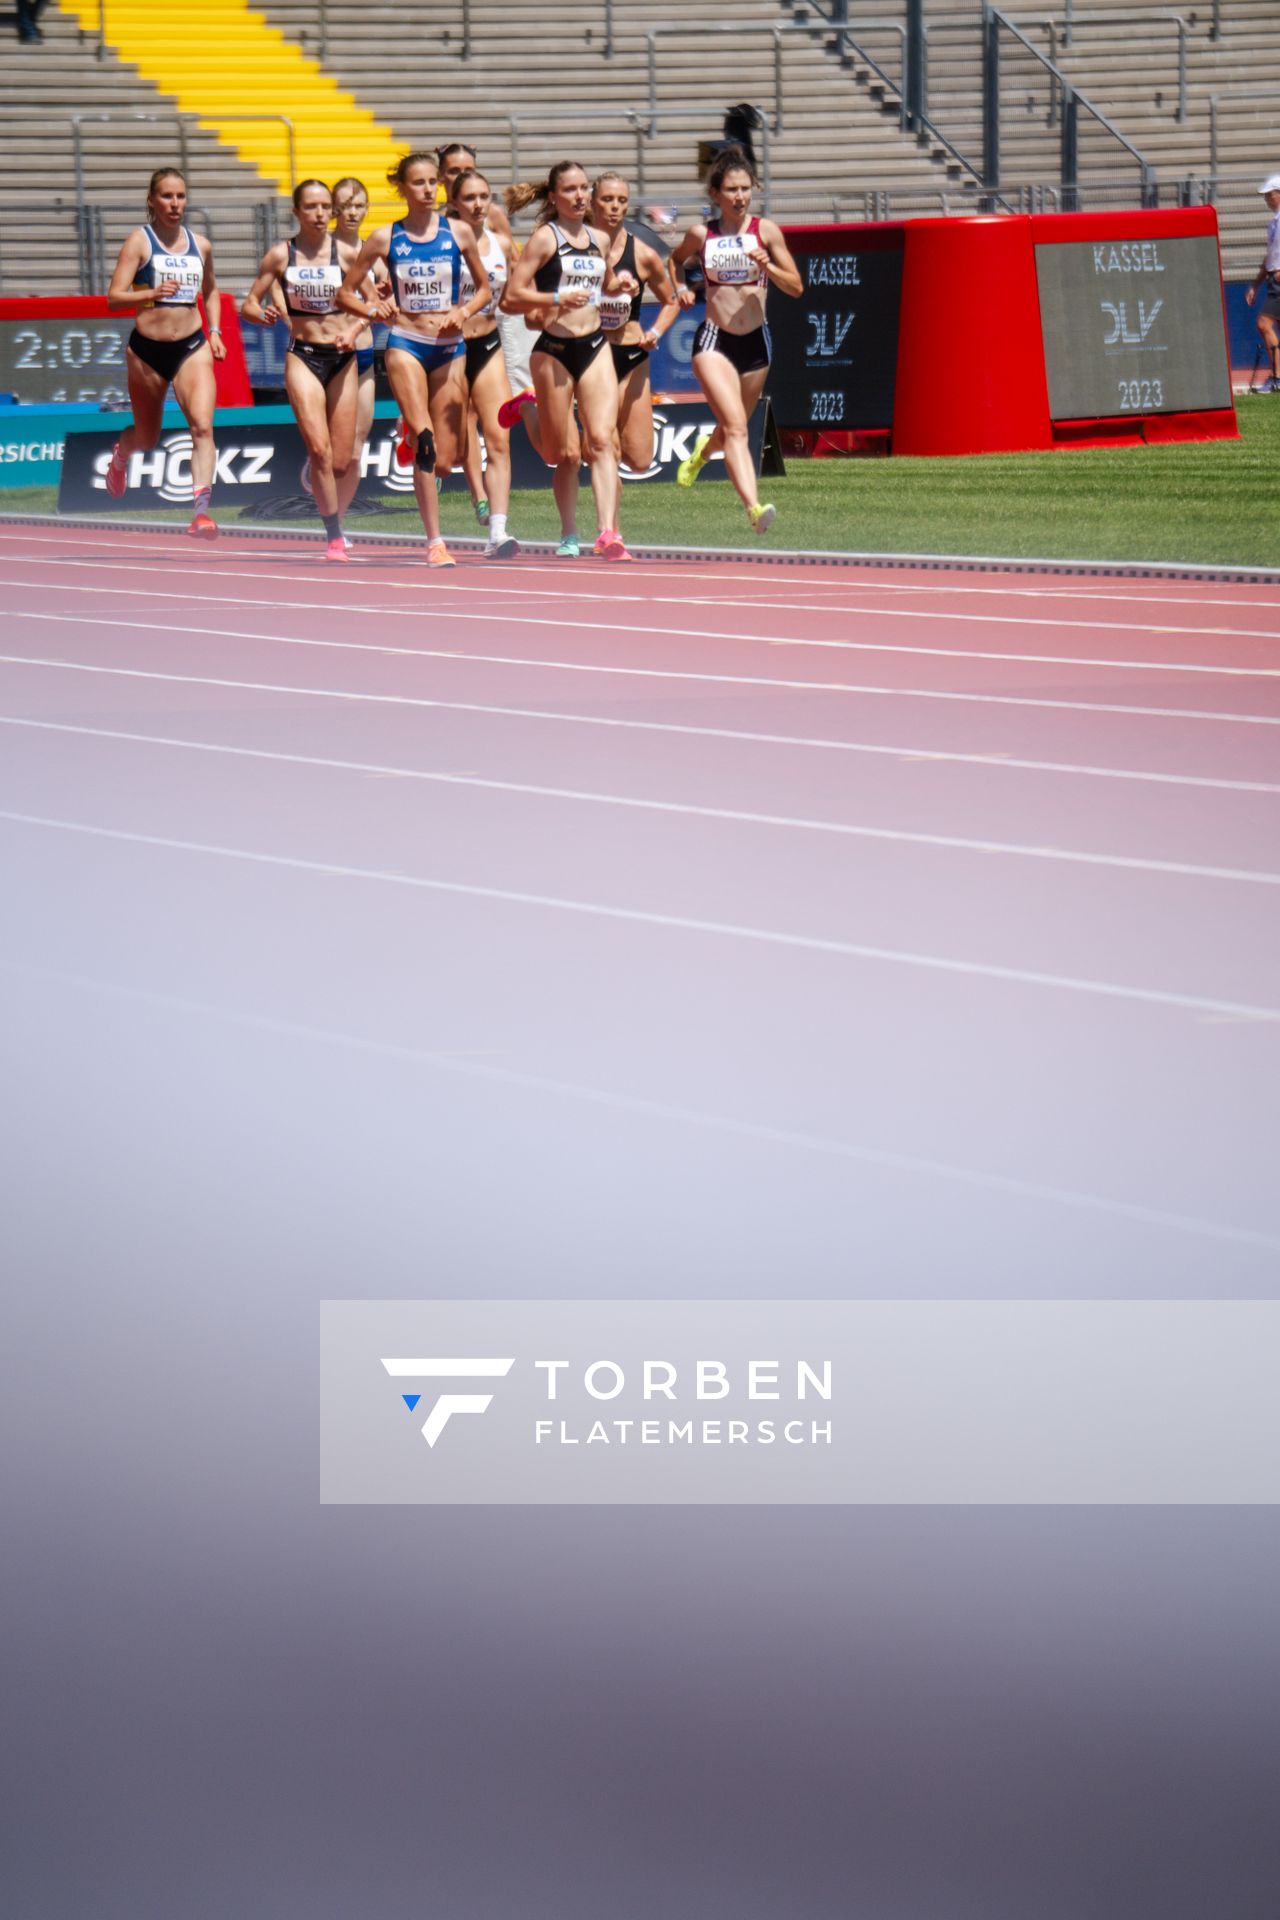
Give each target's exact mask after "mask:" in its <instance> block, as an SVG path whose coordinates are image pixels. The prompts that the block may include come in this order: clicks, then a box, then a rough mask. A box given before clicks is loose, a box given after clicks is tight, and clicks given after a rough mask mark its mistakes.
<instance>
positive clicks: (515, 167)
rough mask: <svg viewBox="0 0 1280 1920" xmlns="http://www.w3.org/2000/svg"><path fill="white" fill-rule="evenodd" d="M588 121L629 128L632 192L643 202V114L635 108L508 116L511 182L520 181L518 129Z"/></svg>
mask: <svg viewBox="0 0 1280 1920" xmlns="http://www.w3.org/2000/svg"><path fill="white" fill-rule="evenodd" d="M588 120H589V121H591V122H592V123H593V124H594V123H595V122H596V121H601V122H603V123H604V124H606V125H608V126H611V127H617V126H619V125H620V124H625V125H627V126H628V127H630V129H631V131H632V134H633V135H634V137H635V143H636V152H635V163H636V164H635V189H636V192H637V194H639V195H640V197H641V198H642V199H643V197H644V195H645V193H646V191H647V188H646V186H645V174H644V141H645V122H644V115H643V114H642V113H641V112H640V111H639V110H638V109H637V108H635V107H625V108H623V110H622V111H621V113H619V111H618V109H617V108H616V107H615V108H610V109H609V110H608V111H605V110H603V109H600V110H597V109H595V108H591V107H588V108H586V109H584V110H582V111H579V109H578V108H577V107H562V108H547V109H545V110H543V111H542V112H536V111H535V112H533V113H510V114H508V115H507V128H508V135H509V138H510V141H511V178H512V180H513V181H514V180H519V178H520V129H521V127H530V126H537V125H539V124H542V125H544V126H555V127H562V126H564V125H565V124H566V122H568V123H570V124H572V125H574V126H577V125H578V123H579V122H580V121H588Z"/></svg>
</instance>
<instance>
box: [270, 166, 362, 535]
mask: <svg viewBox="0 0 1280 1920" xmlns="http://www.w3.org/2000/svg"><path fill="white" fill-rule="evenodd" d="M293 211H294V215H295V217H296V219H297V222H298V231H297V233H296V234H295V235H294V236H293V238H292V240H280V241H277V243H276V245H275V246H274V247H269V248H268V249H267V251H266V253H265V254H264V255H263V257H262V263H261V265H260V266H259V268H258V276H257V278H256V280H255V281H254V283H253V285H252V286H251V287H250V289H249V292H248V294H247V295H246V296H245V301H244V306H243V309H242V312H243V315H244V318H245V319H246V320H252V321H254V322H255V323H256V324H257V325H258V326H265V327H271V326H275V324H276V322H277V321H278V319H279V317H280V309H279V307H278V306H277V305H276V303H275V299H274V293H275V290H276V288H277V287H279V288H280V289H281V291H282V292H283V294H284V304H285V311H286V313H287V314H288V323H289V326H290V329H291V331H292V334H293V338H292V340H291V341H290V343H289V351H288V352H287V354H286V355H285V362H284V383H285V389H286V391H287V393H288V395H289V405H290V406H291V407H292V408H293V411H294V417H295V418H296V420H297V422H298V430H299V432H300V433H301V435H302V438H303V441H304V442H305V444H306V449H307V454H308V465H309V467H310V473H311V494H312V498H313V499H314V500H315V503H316V511H317V512H318V513H319V515H320V518H321V519H322V520H323V522H324V530H325V540H326V543H327V544H326V546H325V558H326V560H330V561H333V560H336V561H341V562H343V563H344V564H345V562H346V558H347V544H346V541H345V539H344V538H343V533H342V515H343V513H344V512H345V511H346V509H347V508H348V507H349V506H350V504H351V498H352V495H353V494H354V493H355V490H356V487H357V485H358V484H359V480H360V469H359V467H358V466H356V465H355V463H354V461H353V458H352V455H353V451H354V445H355V428H356V400H357V395H358V391H359V386H358V375H357V372H356V357H355V348H356V341H357V340H358V339H359V337H360V330H361V329H360V322H359V321H358V320H354V319H353V318H352V317H351V315H350V314H347V313H340V312H339V311H338V306H337V298H338V289H339V287H340V286H341V285H342V282H343V280H344V278H345V276H346V273H347V269H348V268H349V267H350V265H351V263H352V261H353V260H354V259H355V258H356V255H357V252H358V249H357V248H355V247H351V246H348V245H347V244H346V242H344V241H342V240H339V239H338V237H337V235H336V234H331V233H330V232H329V221H330V219H331V218H332V216H333V200H332V198H331V196H330V193H329V189H328V187H327V186H326V185H325V184H324V182H323V180H303V181H300V182H299V184H298V185H297V186H296V187H295V188H294V190H293Z"/></svg>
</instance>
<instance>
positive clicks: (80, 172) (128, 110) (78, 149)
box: [71, 107, 298, 203]
mask: <svg viewBox="0 0 1280 1920" xmlns="http://www.w3.org/2000/svg"><path fill="white" fill-rule="evenodd" d="M131 121H153V122H159V121H164V122H166V123H168V122H173V123H174V124H175V125H176V126H177V129H178V165H179V166H180V167H181V169H182V171H183V173H184V174H188V175H189V174H190V170H191V169H190V163H189V158H188V149H187V129H188V127H189V126H190V125H191V124H192V123H193V122H194V123H195V124H196V125H197V126H198V125H199V117H198V116H197V115H196V114H192V113H176V112H175V113H150V112H147V111H145V110H143V109H142V108H134V107H116V108H112V109H109V110H108V111H107V112H105V113H73V114H72V115H71V152H72V165H73V168H74V174H75V191H76V201H77V203H80V202H82V201H83V199H84V136H83V134H82V132H81V128H82V127H84V126H86V125H92V124H96V123H102V122H107V123H109V124H112V125H117V126H118V125H121V124H126V125H127V124H128V123H129V122H131ZM230 121H249V122H254V123H274V122H277V121H278V122H279V124H280V125H281V126H282V127H283V128H284V130H285V145H286V150H287V164H288V180H289V185H290V187H292V186H294V185H295V184H296V183H297V178H298V152H297V144H296V141H295V139H294V129H293V121H292V120H291V119H290V118H289V116H288V115H287V114H284V113H223V114H219V115H218V124H219V125H220V126H221V125H226V124H227V123H228V122H230Z"/></svg>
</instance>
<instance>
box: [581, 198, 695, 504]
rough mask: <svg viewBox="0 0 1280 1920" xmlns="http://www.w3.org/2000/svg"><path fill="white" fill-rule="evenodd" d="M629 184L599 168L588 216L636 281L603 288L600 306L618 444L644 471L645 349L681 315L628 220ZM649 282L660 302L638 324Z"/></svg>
mask: <svg viewBox="0 0 1280 1920" xmlns="http://www.w3.org/2000/svg"><path fill="white" fill-rule="evenodd" d="M630 202H631V190H630V188H629V187H628V185H627V183H626V181H625V180H624V179H623V177H622V175H621V174H620V173H613V172H608V173H602V174H600V175H599V177H598V178H597V179H596V180H595V182H594V183H593V185H592V188H591V219H592V221H593V223H594V224H595V225H596V226H597V227H599V229H600V231H601V232H602V233H604V234H607V235H608V237H609V240H610V242H611V245H610V250H609V264H610V266H611V267H613V268H614V269H615V270H616V271H617V272H618V273H625V274H629V275H630V276H631V277H632V278H633V279H634V280H635V281H636V282H637V287H636V291H635V293H634V294H632V296H631V298H630V299H628V298H627V296H626V295H625V294H606V295H605V296H604V299H603V302H602V304H601V308H600V318H601V321H602V323H603V325H604V330H605V338H606V339H607V340H608V342H609V349H610V352H611V354H612V356H613V367H614V372H615V373H616V374H617V376H618V436H617V438H618V450H619V453H620V455H621V458H622V464H623V465H624V466H625V467H627V468H628V469H629V470H630V472H632V473H647V472H648V471H649V468H650V467H651V466H652V465H653V394H652V391H651V389H650V385H649V355H650V354H651V353H652V352H653V349H654V348H655V347H656V346H657V344H658V342H659V340H660V339H661V338H662V336H663V334H664V333H665V332H666V331H667V328H668V327H669V326H670V325H671V324H672V322H673V321H674V320H677V319H679V317H680V303H679V301H678V300H677V299H676V296H675V290H674V288H673V287H672V285H671V281H670V279H669V278H668V276H667V270H666V267H665V266H664V265H663V261H662V255H661V254H660V253H659V252H658V250H657V248H656V247H652V246H650V245H649V242H648V241H647V240H638V239H637V238H636V236H635V235H634V234H633V233H631V232H630V231H629V230H628V228H627V225H626V218H627V209H628V207H629V205H630ZM646 287H648V288H649V289H650V291H651V292H652V293H655V294H656V295H657V297H658V299H659V300H660V301H661V302H662V306H661V310H660V312H659V313H658V315H657V317H656V319H655V320H654V322H653V325H652V326H650V327H643V326H641V324H640V302H641V300H642V299H643V298H644V289H645V288H646Z"/></svg>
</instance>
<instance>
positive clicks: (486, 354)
mask: <svg viewBox="0 0 1280 1920" xmlns="http://www.w3.org/2000/svg"><path fill="white" fill-rule="evenodd" d="M492 204H493V193H492V190H491V188H490V186H489V182H488V181H487V180H486V179H485V177H484V175H483V174H482V173H477V172H476V171H475V169H474V168H469V169H467V170H466V171H465V172H462V173H459V174H456V175H455V176H454V181H453V186H452V188H451V190H450V196H449V212H450V214H451V216H452V217H453V218H454V219H455V220H458V221H465V223H466V224H467V226H469V227H470V229H471V231H472V233H474V235H475V237H476V246H477V248H478V249H479V253H480V258H481V261H482V262H483V264H484V270H485V272H486V273H487V274H488V276H489V288H490V293H491V296H492V297H491V298H490V300H489V304H488V306H486V307H482V308H481V309H480V311H479V313H477V314H475V315H474V316H473V318H472V319H470V320H468V321H467V324H466V326H465V327H464V329H463V332H464V334H465V335H466V341H467V353H466V369H467V388H468V392H469V394H470V410H469V414H468V432H467V442H466V447H465V450H464V452H463V456H462V470H463V472H464V473H465V474H466V476H467V485H468V486H469V487H470V489H471V498H472V501H473V503H474V505H475V509H476V518H477V519H478V520H479V522H480V524H481V526H486V525H487V527H488V529H489V544H488V546H487V547H486V548H485V554H486V557H487V558H488V559H490V560H509V559H511V558H512V556H513V555H515V554H517V553H518V552H519V551H520V549H519V546H518V545H517V543H516V542H515V541H514V540H513V539H511V537H510V536H509V534H508V533H507V510H508V507H509V505H510V501H511V441H510V437H509V435H508V432H507V429H506V428H505V427H504V426H503V425H502V423H501V421H500V420H499V418H498V413H499V409H500V408H501V407H502V406H503V404H504V402H506V401H508V400H509V399H510V398H511V384H510V382H509V380H508V379H507V367H506V361H505V360H504V359H503V355H502V336H501V334H500V333H499V332H498V302H499V300H501V298H502V291H503V288H504V287H505V286H506V284H507V276H508V274H509V272H510V270H511V242H510V240H509V239H504V237H503V236H502V234H501V233H498V232H496V231H494V229H493V228H492V227H490V225H489V215H490V209H491V207H492ZM474 292H475V288H474V287H473V286H472V285H471V276H470V274H469V273H468V272H467V270H466V268H465V267H464V268H463V270H462V284H461V286H460V287H459V289H458V298H459V299H460V300H463V301H466V300H469V299H470V298H471V295H472V294H473V293H474ZM477 420H478V421H479V423H480V428H481V431H482V432H483V434H484V451H485V461H486V465H485V466H484V467H483V468H482V467H481V464H480V445H479V441H478V439H477V437H476V432H475V423H476V421H477ZM486 487H487V488H488V495H487V497H486V495H485V489H486ZM482 509H483V511H482Z"/></svg>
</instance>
